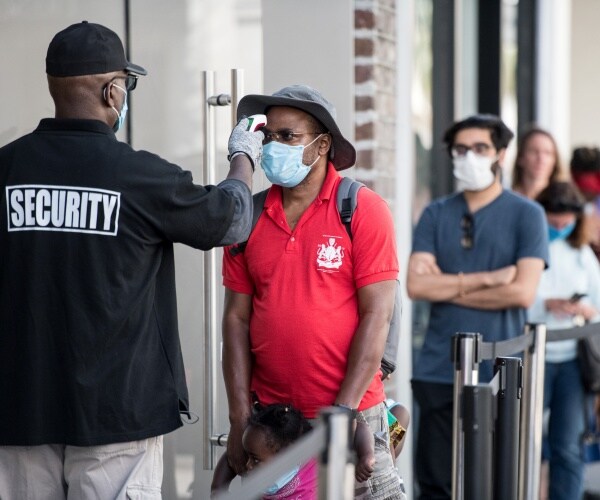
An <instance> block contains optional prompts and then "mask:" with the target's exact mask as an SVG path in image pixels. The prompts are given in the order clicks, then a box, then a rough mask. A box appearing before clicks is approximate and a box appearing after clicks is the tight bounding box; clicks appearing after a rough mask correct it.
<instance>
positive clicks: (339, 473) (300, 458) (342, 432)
mask: <svg viewBox="0 0 600 500" xmlns="http://www.w3.org/2000/svg"><path fill="white" fill-rule="evenodd" d="M320 418H321V421H320V422H319V423H318V424H317V425H316V426H315V427H314V428H313V429H312V431H310V432H309V433H308V434H307V435H306V436H303V437H302V438H300V439H299V440H298V441H296V442H295V443H293V444H291V445H290V446H288V447H287V448H286V449H285V450H283V451H281V452H280V453H278V454H277V455H276V456H275V457H274V458H273V460H270V461H269V462H268V463H267V464H264V465H263V466H261V467H260V468H258V469H256V470H254V471H253V472H252V473H250V474H249V475H248V476H247V477H245V478H243V479H242V481H243V485H242V486H243V487H242V489H241V490H235V491H230V492H223V493H219V494H217V495H215V496H214V497H213V498H214V499H215V500H254V499H258V498H261V497H262V496H263V495H264V492H265V490H267V488H269V487H270V486H271V485H272V484H274V483H275V482H276V481H277V480H278V479H279V478H280V477H282V476H284V475H285V474H287V473H288V472H289V471H290V470H292V469H294V467H296V466H298V465H300V464H303V463H306V462H308V461H309V460H310V459H311V458H315V457H317V458H318V459H319V476H318V478H319V490H318V491H319V500H349V499H351V498H353V496H354V459H353V452H352V451H351V446H350V444H351V439H350V436H351V425H350V424H351V420H350V412H349V411H347V410H344V409H343V408H338V407H328V408H324V409H323V410H322V411H321V413H320ZM211 441H212V442H213V444H216V442H217V437H216V436H215V439H212V440H211ZM218 441H219V443H223V442H226V438H225V436H223V435H221V436H219V437H218Z"/></svg>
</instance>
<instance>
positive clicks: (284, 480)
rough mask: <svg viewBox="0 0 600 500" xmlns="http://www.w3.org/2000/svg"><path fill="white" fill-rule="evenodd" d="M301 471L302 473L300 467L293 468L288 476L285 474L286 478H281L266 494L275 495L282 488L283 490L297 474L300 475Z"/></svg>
mask: <svg viewBox="0 0 600 500" xmlns="http://www.w3.org/2000/svg"><path fill="white" fill-rule="evenodd" d="M299 471H300V467H295V468H293V469H292V470H291V471H289V472H288V473H287V474H285V475H284V476H281V477H280V478H279V479H278V480H277V481H275V484H273V485H272V486H269V487H268V488H267V489H266V491H265V493H266V494H267V495H274V494H275V493H277V492H278V491H279V490H280V489H281V488H283V487H284V486H285V485H286V484H288V483H289V482H290V481H291V480H292V479H294V477H295V476H296V474H298V472H299Z"/></svg>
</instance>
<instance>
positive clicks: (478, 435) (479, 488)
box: [462, 384, 509, 500]
mask: <svg viewBox="0 0 600 500" xmlns="http://www.w3.org/2000/svg"><path fill="white" fill-rule="evenodd" d="M462 403H463V404H462V408H463V418H462V428H463V433H464V434H463V436H464V466H465V467H464V472H465V474H464V477H463V498H464V500H482V499H484V498H489V499H491V498H492V491H493V487H492V455H493V452H492V449H493V445H494V443H493V437H494V434H493V431H494V414H493V391H492V388H491V387H490V386H489V385H487V384H479V385H466V386H464V387H463V394H462ZM502 498H509V497H502Z"/></svg>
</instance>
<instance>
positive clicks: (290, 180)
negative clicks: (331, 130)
mask: <svg viewBox="0 0 600 500" xmlns="http://www.w3.org/2000/svg"><path fill="white" fill-rule="evenodd" d="M321 135H323V134H319V135H318V136H317V137H316V138H315V139H314V140H313V141H311V142H310V143H309V144H307V145H306V146H303V145H300V146H288V145H287V144H282V143H280V142H276V141H271V142H269V143H268V144H265V146H263V154H262V160H261V162H260V166H261V167H262V169H263V170H264V171H265V175H266V176H267V179H269V181H271V183H272V184H277V185H278V186H283V187H286V188H293V187H295V186H297V185H298V184H300V183H301V182H302V181H303V180H304V179H305V178H306V176H307V175H308V173H309V172H310V169H311V167H312V166H313V165H314V164H315V163H317V161H318V160H319V158H320V156H317V159H316V160H315V161H313V162H312V163H311V164H310V165H305V164H304V163H302V157H303V155H304V149H305V148H306V147H308V146H310V145H311V144H312V143H313V142H315V141H316V140H317V139H318V138H319V137H321Z"/></svg>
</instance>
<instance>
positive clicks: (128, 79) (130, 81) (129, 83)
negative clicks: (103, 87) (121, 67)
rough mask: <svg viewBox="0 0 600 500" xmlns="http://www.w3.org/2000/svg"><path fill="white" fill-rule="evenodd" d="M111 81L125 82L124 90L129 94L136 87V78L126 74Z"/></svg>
mask: <svg viewBox="0 0 600 500" xmlns="http://www.w3.org/2000/svg"><path fill="white" fill-rule="evenodd" d="M113 80H125V90H127V92H131V91H132V90H133V89H135V88H136V87H137V81H138V76H137V75H132V74H131V73H128V74H127V75H119V76H115V77H114V78H113V79H112V80H111V82H112V81H113Z"/></svg>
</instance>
